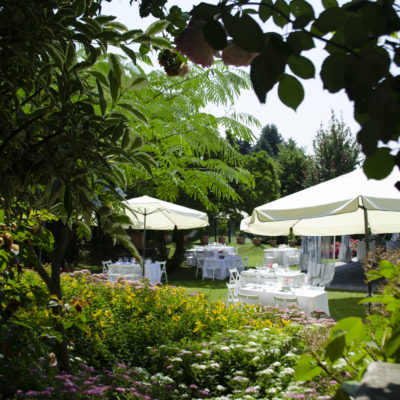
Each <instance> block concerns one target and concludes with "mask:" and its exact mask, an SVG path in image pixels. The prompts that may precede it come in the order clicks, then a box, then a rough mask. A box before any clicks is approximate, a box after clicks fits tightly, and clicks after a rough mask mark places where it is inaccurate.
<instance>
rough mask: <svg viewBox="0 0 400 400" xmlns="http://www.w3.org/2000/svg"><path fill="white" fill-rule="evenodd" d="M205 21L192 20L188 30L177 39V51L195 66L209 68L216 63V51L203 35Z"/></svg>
mask: <svg viewBox="0 0 400 400" xmlns="http://www.w3.org/2000/svg"><path fill="white" fill-rule="evenodd" d="M204 24H205V21H202V20H200V19H196V18H192V19H191V20H190V22H189V24H188V26H187V27H186V29H185V30H184V31H183V32H182V33H181V34H180V35H179V36H178V37H177V38H176V39H175V44H176V49H177V50H178V51H179V52H181V53H182V54H184V55H185V56H187V57H188V58H189V59H190V60H191V61H193V62H194V63H195V64H200V65H202V66H203V67H209V66H210V65H211V64H212V63H213V61H214V49H213V48H212V47H211V46H210V45H209V44H208V43H207V42H206V40H205V39H204V35H203V25H204Z"/></svg>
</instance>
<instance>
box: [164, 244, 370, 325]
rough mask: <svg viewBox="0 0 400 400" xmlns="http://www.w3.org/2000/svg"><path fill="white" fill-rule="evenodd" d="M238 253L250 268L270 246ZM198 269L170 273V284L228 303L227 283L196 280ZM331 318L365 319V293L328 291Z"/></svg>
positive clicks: (250, 247)
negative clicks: (361, 303) (363, 301)
mask: <svg viewBox="0 0 400 400" xmlns="http://www.w3.org/2000/svg"><path fill="white" fill-rule="evenodd" d="M235 246H236V247H237V248H238V252H239V254H240V255H241V256H243V257H248V264H249V267H255V265H256V264H262V263H263V258H264V249H266V248H269V247H270V246H268V245H260V246H255V245H254V244H242V245H235ZM195 275H196V268H194V267H188V266H183V267H181V268H179V269H177V270H175V271H170V272H169V276H168V283H169V284H170V285H175V286H183V287H185V288H186V289H187V290H188V291H190V292H203V293H204V294H205V295H206V296H207V298H208V300H209V301H217V300H220V301H223V302H225V301H226V296H227V289H226V281H221V280H215V281H212V280H211V279H205V280H202V279H201V278H200V274H199V277H198V278H196V276H195ZM327 291H328V301H329V309H330V313H331V316H332V317H333V318H334V319H335V320H339V319H341V318H345V317H350V316H351V317H360V318H365V306H363V305H360V304H358V302H359V301H360V300H361V299H362V298H364V297H365V293H364V292H355V291H339V290H329V289H328V290H327Z"/></svg>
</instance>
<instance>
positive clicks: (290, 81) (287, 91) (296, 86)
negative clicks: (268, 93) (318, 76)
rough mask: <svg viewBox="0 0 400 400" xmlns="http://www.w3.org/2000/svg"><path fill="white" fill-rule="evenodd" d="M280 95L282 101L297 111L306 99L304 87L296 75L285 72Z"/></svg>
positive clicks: (279, 91)
mask: <svg viewBox="0 0 400 400" xmlns="http://www.w3.org/2000/svg"><path fill="white" fill-rule="evenodd" d="M278 95H279V98H280V99H281V101H282V103H284V104H286V105H287V106H288V107H290V108H293V110H295V111H296V109H297V107H298V106H299V105H300V103H301V102H302V101H303V99H304V89H303V86H302V85H301V83H300V82H299V81H298V80H297V79H296V78H295V77H294V76H291V75H288V74H284V75H283V76H282V78H281V79H280V81H279V87H278Z"/></svg>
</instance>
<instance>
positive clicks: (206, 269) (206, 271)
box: [203, 258, 218, 280]
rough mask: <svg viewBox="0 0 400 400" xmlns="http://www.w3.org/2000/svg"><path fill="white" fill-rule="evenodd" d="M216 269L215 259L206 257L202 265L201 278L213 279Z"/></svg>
mask: <svg viewBox="0 0 400 400" xmlns="http://www.w3.org/2000/svg"><path fill="white" fill-rule="evenodd" d="M217 271H218V264H217V260H216V259H213V258H206V259H205V260H204V265H203V279H204V278H210V277H212V280H214V279H215V275H216V272H217Z"/></svg>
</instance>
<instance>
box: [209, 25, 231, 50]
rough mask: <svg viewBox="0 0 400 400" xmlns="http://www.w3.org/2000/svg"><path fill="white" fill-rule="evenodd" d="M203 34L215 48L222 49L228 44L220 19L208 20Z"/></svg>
mask: <svg viewBox="0 0 400 400" xmlns="http://www.w3.org/2000/svg"><path fill="white" fill-rule="evenodd" d="M203 34H204V37H205V38H206V40H207V42H208V43H209V44H210V45H211V46H212V47H213V48H214V49H215V50H222V49H224V48H225V47H226V45H227V44H228V41H227V39H226V33H225V29H224V28H223V26H222V25H221V24H220V23H219V22H218V21H209V22H207V23H206V24H205V25H204V27H203Z"/></svg>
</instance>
